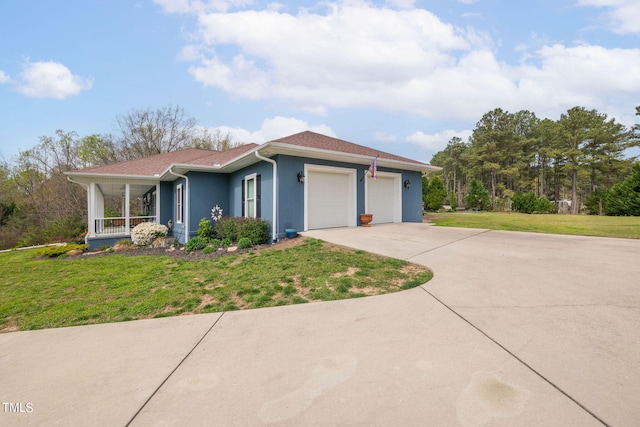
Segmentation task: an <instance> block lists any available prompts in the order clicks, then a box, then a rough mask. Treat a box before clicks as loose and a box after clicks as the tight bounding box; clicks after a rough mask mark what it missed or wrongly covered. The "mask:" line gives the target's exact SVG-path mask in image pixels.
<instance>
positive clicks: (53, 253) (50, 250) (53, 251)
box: [36, 243, 88, 258]
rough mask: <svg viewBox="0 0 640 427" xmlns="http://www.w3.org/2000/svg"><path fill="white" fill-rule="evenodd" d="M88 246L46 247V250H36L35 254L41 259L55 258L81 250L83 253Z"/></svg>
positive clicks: (65, 245)
mask: <svg viewBox="0 0 640 427" xmlns="http://www.w3.org/2000/svg"><path fill="white" fill-rule="evenodd" d="M87 247H88V245H78V244H77V243H68V244H67V243H65V244H63V245H56V246H47V247H46V248H42V249H38V251H37V252H36V254H37V255H38V256H41V257H48V258H56V257H59V256H62V255H65V254H66V253H67V252H69V251H75V250H81V251H84V250H85V249H86V248H87Z"/></svg>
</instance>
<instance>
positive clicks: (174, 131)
mask: <svg viewBox="0 0 640 427" xmlns="http://www.w3.org/2000/svg"><path fill="white" fill-rule="evenodd" d="M116 124H117V126H118V129H119V131H120V135H118V136H117V137H116V142H115V143H116V145H117V147H118V150H119V151H120V152H121V153H122V155H123V158H124V159H126V160H130V159H137V158H141V157H146V156H151V155H154V154H161V153H167V152H170V151H176V150H179V149H181V148H185V147H188V146H189V144H190V143H191V141H192V140H193V139H194V136H195V125H196V119H195V118H193V117H189V116H187V114H186V113H185V111H184V109H182V108H181V107H172V106H168V107H164V108H158V109H157V110H152V109H150V108H147V109H146V110H134V111H131V112H129V113H128V114H126V115H124V116H118V117H117V118H116Z"/></svg>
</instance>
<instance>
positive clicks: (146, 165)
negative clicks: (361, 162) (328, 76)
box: [70, 131, 432, 178]
mask: <svg viewBox="0 0 640 427" xmlns="http://www.w3.org/2000/svg"><path fill="white" fill-rule="evenodd" d="M269 145H272V146H274V147H275V146H278V145H280V146H281V147H282V146H283V145H284V146H286V145H289V146H294V147H301V148H302V149H304V148H306V149H310V150H319V151H318V152H316V155H318V156H320V157H322V156H330V153H327V154H322V151H320V150H326V151H327V152H333V153H343V154H351V155H356V156H361V157H368V158H370V159H373V158H375V157H376V156H378V157H379V159H380V160H390V161H395V162H403V163H405V164H408V165H407V166H410V165H415V167H417V168H418V169H424V168H425V167H426V168H432V166H430V165H427V164H426V163H422V162H418V161H416V160H411V159H408V158H406V157H401V156H396V155H395V154H391V153H387V152H384V151H380V150H376V149H373V148H369V147H365V146H363V145H358V144H354V143H352V142H348V141H343V140H341V139H337V138H332V137H330V136H326V135H321V134H318V133H315V132H310V131H305V132H300V133H297V134H294V135H291V136H287V137H285V138H280V139H276V140H273V141H271V142H269V143H267V144H264V146H265V147H266V146H269ZM257 147H258V145H257V144H246V145H240V146H238V147H235V148H231V149H229V150H225V151H213V150H202V149H198V148H188V149H184V150H180V151H172V152H170V153H163V154H156V155H154V156H149V157H145V158H142V159H135V160H129V161H126V162H119V163H113V164H110V165H105V166H97V167H92V168H87V169H83V170H79V171H75V172H71V173H70V174H71V175H76V176H83V175H89V176H92V175H120V176H137V177H141V178H142V177H158V176H160V175H162V174H163V173H165V172H166V171H167V169H168V168H169V167H171V166H172V165H180V166H187V167H188V166H193V167H203V166H204V167H207V166H208V167H214V166H221V167H224V166H231V167H232V168H233V167H242V166H243V164H242V162H243V161H240V163H238V162H232V161H233V160H234V159H239V158H240V159H244V161H246V160H247V159H246V158H245V157H246V156H243V154H248V153H249V152H250V151H252V150H254V149H256V148H257ZM309 152H310V151H309ZM318 153H320V154H318ZM367 161H370V160H369V159H367Z"/></svg>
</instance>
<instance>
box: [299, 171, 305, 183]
mask: <svg viewBox="0 0 640 427" xmlns="http://www.w3.org/2000/svg"><path fill="white" fill-rule="evenodd" d="M298 182H299V183H300V184H303V183H304V172H302V171H300V172H298Z"/></svg>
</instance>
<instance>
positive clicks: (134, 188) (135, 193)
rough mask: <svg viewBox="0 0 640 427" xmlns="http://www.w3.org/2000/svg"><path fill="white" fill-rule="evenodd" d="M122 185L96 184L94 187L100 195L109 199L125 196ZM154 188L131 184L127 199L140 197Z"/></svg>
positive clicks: (152, 186) (150, 185)
mask: <svg viewBox="0 0 640 427" xmlns="http://www.w3.org/2000/svg"><path fill="white" fill-rule="evenodd" d="M125 185H126V184H124V183H111V182H110V183H96V187H98V189H99V190H100V192H101V193H102V195H104V196H111V197H123V196H124V194H125ZM154 187H155V184H132V185H130V186H129V197H130V198H134V197H142V196H144V195H145V194H146V193H147V192H148V191H149V190H151V189H152V188H154Z"/></svg>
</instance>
